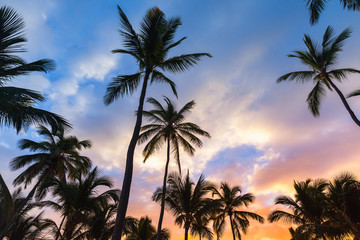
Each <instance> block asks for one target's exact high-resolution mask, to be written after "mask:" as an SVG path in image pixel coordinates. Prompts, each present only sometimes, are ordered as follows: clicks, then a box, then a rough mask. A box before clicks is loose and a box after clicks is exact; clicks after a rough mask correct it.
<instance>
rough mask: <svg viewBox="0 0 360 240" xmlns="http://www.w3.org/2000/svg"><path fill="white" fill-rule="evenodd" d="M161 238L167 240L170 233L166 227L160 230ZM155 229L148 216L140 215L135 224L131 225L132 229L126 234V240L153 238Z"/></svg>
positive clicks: (147, 239)
mask: <svg viewBox="0 0 360 240" xmlns="http://www.w3.org/2000/svg"><path fill="white" fill-rule="evenodd" d="M160 236H161V239H163V240H169V239H170V233H169V230H167V229H162V230H161V231H160ZM155 237H156V229H155V227H154V226H153V225H152V224H151V219H149V217H147V216H146V217H142V218H140V220H139V221H137V222H136V224H135V225H134V226H133V227H132V230H131V231H130V232H129V233H128V234H127V235H126V240H155Z"/></svg>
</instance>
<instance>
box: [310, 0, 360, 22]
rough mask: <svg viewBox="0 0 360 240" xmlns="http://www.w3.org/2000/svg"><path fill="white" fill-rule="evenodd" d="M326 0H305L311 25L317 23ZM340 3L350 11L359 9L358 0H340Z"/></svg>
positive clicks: (359, 2) (359, 3)
mask: <svg viewBox="0 0 360 240" xmlns="http://www.w3.org/2000/svg"><path fill="white" fill-rule="evenodd" d="M327 2H328V1H327V0H306V6H307V7H308V9H309V12H310V23H311V25H313V24H315V23H317V22H318V21H319V18H320V14H321V13H322V11H323V10H324V9H325V5H326V4H327ZM340 4H342V5H343V8H344V9H345V8H346V9H348V10H351V11H360V1H359V0H340Z"/></svg>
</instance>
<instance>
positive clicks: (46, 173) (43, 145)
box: [10, 126, 91, 199]
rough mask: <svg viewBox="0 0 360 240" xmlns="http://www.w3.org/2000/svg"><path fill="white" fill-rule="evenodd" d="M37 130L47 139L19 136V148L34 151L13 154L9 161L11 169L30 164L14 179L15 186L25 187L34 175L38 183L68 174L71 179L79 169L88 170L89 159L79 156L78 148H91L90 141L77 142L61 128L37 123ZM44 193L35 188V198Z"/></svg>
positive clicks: (42, 195)
mask: <svg viewBox="0 0 360 240" xmlns="http://www.w3.org/2000/svg"><path fill="white" fill-rule="evenodd" d="M37 133H38V134H39V135H40V136H43V137H44V138H45V139H46V141H41V142H36V141H33V140H29V139H22V140H20V141H19V143H18V145H19V148H20V149H22V150H24V149H28V150H30V151H31V152H35V153H34V154H27V155H22V156H19V157H16V158H14V159H13V160H12V161H11V162H10V168H11V169H12V170H18V169H20V168H23V167H25V166H27V165H30V166H28V167H27V169H26V170H24V171H23V172H22V173H20V175H19V176H18V177H16V178H15V180H14V184H15V185H19V184H22V183H24V184H25V187H26V186H27V185H28V184H30V183H31V182H32V180H33V179H34V178H36V177H37V178H38V179H37V183H38V184H40V183H41V182H42V181H45V180H46V179H48V178H50V179H51V178H53V177H58V178H60V179H62V180H64V179H65V178H66V176H67V175H68V176H69V177H70V178H72V177H73V176H75V175H76V174H77V173H78V172H82V173H86V172H88V170H89V169H90V167H91V160H90V159H89V158H88V157H86V156H82V155H80V152H79V151H80V150H82V149H83V148H90V147H91V142H90V141H89V140H83V141H80V140H79V139H78V138H77V137H75V136H65V135H64V129H63V128H53V129H52V130H49V129H48V128H46V127H44V126H40V127H39V128H38V130H37ZM38 184H36V185H35V187H36V186H38ZM34 189H35V188H34ZM34 191H35V190H34ZM45 193H46V192H44V191H37V198H38V199H40V198H42V197H44V194H45Z"/></svg>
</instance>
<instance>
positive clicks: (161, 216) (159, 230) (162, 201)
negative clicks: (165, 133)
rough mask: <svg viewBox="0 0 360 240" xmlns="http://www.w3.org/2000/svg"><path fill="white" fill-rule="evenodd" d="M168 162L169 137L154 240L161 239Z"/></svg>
mask: <svg viewBox="0 0 360 240" xmlns="http://www.w3.org/2000/svg"><path fill="white" fill-rule="evenodd" d="M169 162H170V139H168V140H167V153H166V164H165V173H164V180H163V191H162V196H161V209H160V216H159V222H158V228H157V233H156V240H161V225H162V222H163V218H164V212H165V194H166V179H167V175H168V170H169Z"/></svg>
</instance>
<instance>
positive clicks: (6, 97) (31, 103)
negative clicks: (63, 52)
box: [0, 6, 70, 132]
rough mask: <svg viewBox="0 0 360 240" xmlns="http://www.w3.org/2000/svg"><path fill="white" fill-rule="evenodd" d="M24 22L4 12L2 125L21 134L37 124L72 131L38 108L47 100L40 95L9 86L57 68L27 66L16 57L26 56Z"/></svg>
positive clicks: (0, 16)
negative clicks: (8, 84) (16, 78)
mask: <svg viewBox="0 0 360 240" xmlns="http://www.w3.org/2000/svg"><path fill="white" fill-rule="evenodd" d="M24 26H25V24H24V21H23V19H22V18H21V17H20V16H19V15H18V14H17V13H16V12H15V11H14V10H13V9H12V8H10V7H6V6H3V7H1V8H0V102H1V105H0V125H2V126H13V127H14V128H15V129H16V130H17V132H19V131H20V130H21V129H23V128H27V127H28V126H29V125H32V124H35V123H41V124H50V125H51V126H53V127H56V126H63V127H70V124H69V123H68V122H67V121H66V120H65V119H64V118H62V117H61V116H59V115H57V114H54V113H51V112H48V111H45V110H41V109H38V108H35V105H36V104H37V103H39V102H43V101H44V100H45V98H44V97H43V95H42V94H41V93H39V92H36V91H32V90H29V89H24V88H17V87H11V86H6V85H7V83H9V82H10V81H11V80H13V79H14V78H15V77H17V76H20V75H24V74H28V73H31V72H48V71H50V70H53V69H54V68H55V64H54V62H53V61H52V60H49V59H41V60H38V61H35V62H31V63H27V62H26V61H25V60H24V59H22V58H20V57H19V56H17V55H15V54H17V53H20V52H25V49H24V48H23V45H24V43H26V41H27V40H26V38H25V36H24V34H23V33H24Z"/></svg>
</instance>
